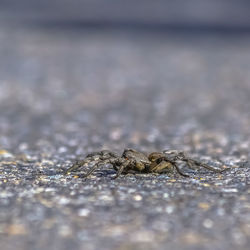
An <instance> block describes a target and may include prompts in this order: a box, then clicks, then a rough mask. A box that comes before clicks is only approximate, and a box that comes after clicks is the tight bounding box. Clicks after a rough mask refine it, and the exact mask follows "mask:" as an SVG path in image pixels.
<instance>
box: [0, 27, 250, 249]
mask: <svg viewBox="0 0 250 250" xmlns="http://www.w3.org/2000/svg"><path fill="white" fill-rule="evenodd" d="M0 44H1V46H0V114H1V116H0V244H1V249H4V250H14V249H20V250H42V249H48V250H52V249H60V250H64V249H65V250H66V249H72V250H78V249H79V250H80V249H82V250H83V249H84V250H92V249H93V250H94V249H119V250H129V249H131V250H132V249H211V250H212V249H213V250H214V249H229V250H233V249H242V250H243V249H249V244H250V187H249V185H250V171H249V167H250V164H249V162H248V159H249V157H250V154H249V146H250V130H249V128H250V111H249V110H250V102H249V100H250V35H247V34H242V35H241V34H238V35H237V37H236V36H233V35H232V34H224V35H220V34H218V33H210V34H204V33H202V35H200V34H199V33H193V34H189V33H185V34H182V33H164V32H149V33H147V32H139V31H131V32H121V31H118V30H114V29H113V30H112V29H110V30H109V29H107V30H95V29H92V30H91V29H90V30H88V29H82V30H74V31H71V30H55V29H36V30H35V29H25V28H15V27H13V26H11V27H1V28H0ZM125 147H132V148H135V149H137V150H140V151H143V152H152V151H156V150H158V151H161V150H163V149H166V148H173V149H181V150H185V151H186V152H188V153H189V154H190V155H192V156H193V157H197V158H199V159H203V160H204V161H206V162H208V163H209V164H211V165H212V166H219V164H218V160H220V161H222V162H223V164H224V165H225V166H227V167H230V168H231V169H230V170H229V171H227V172H225V173H223V174H216V173H211V172H209V171H206V170H204V169H197V170H190V169H188V168H187V167H186V166H183V171H186V172H188V173H189V174H191V175H192V178H184V177H180V176H174V177H173V176H172V177H169V176H166V175H151V174H149V175H145V174H144V175H126V176H122V177H120V178H118V179H116V180H113V179H112V178H111V177H112V176H113V175H114V173H115V171H114V170H112V167H110V166H105V167H103V168H102V169H99V170H98V171H97V172H95V173H94V174H93V175H92V176H91V177H89V178H87V179H83V178H79V175H78V174H77V173H76V174H75V175H67V176H64V175H63V174H62V172H63V170H65V169H66V168H68V167H69V166H71V164H72V163H73V162H74V160H75V159H78V158H80V159H81V158H83V157H84V156H85V155H86V154H87V153H89V152H92V151H97V150H101V149H104V148H105V149H110V150H114V151H116V152H118V153H121V152H122V151H123V149H124V148H125ZM219 167H220V166H219ZM86 168H87V167H86ZM84 171H85V170H84V169H83V170H82V172H84Z"/></svg>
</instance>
